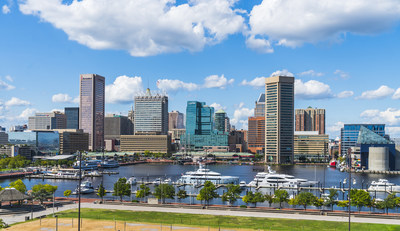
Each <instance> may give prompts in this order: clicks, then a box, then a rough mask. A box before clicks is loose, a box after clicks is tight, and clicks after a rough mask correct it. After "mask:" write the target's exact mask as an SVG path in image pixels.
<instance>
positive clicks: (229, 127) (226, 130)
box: [225, 117, 231, 133]
mask: <svg viewBox="0 0 400 231" xmlns="http://www.w3.org/2000/svg"><path fill="white" fill-rule="evenodd" d="M230 131H231V122H230V120H229V117H225V132H227V133H228V132H230Z"/></svg>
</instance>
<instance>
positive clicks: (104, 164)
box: [99, 160, 119, 168]
mask: <svg viewBox="0 0 400 231" xmlns="http://www.w3.org/2000/svg"><path fill="white" fill-rule="evenodd" d="M99 167H101V168H118V167H119V163H118V161H115V160H103V161H101V162H100V165H99Z"/></svg>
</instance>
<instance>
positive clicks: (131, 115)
mask: <svg viewBox="0 0 400 231" xmlns="http://www.w3.org/2000/svg"><path fill="white" fill-rule="evenodd" d="M128 119H129V120H130V121H131V123H132V131H135V128H134V127H133V125H134V124H135V111H134V110H133V106H132V109H131V110H129V111H128Z"/></svg>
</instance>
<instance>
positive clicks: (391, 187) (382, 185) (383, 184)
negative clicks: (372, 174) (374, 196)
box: [368, 179, 400, 192]
mask: <svg viewBox="0 0 400 231" xmlns="http://www.w3.org/2000/svg"><path fill="white" fill-rule="evenodd" d="M368 191H390V192H391V191H396V192H400V185H396V184H393V183H390V182H389V181H388V180H386V179H379V180H378V181H372V182H371V186H369V188H368Z"/></svg>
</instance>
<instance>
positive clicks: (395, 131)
mask: <svg viewBox="0 0 400 231" xmlns="http://www.w3.org/2000/svg"><path fill="white" fill-rule="evenodd" d="M386 133H387V134H389V135H390V138H399V137H400V127H389V126H386Z"/></svg>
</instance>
